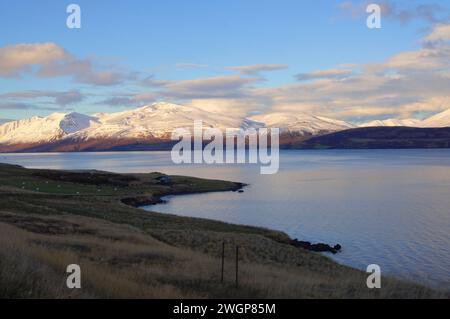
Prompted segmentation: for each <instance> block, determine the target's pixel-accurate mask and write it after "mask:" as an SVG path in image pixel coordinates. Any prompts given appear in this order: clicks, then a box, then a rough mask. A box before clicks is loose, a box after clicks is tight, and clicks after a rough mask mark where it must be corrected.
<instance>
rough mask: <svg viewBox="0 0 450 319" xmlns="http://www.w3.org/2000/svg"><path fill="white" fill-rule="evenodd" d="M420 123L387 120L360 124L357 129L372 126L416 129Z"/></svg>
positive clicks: (417, 121) (411, 120) (413, 120)
mask: <svg viewBox="0 0 450 319" xmlns="http://www.w3.org/2000/svg"><path fill="white" fill-rule="evenodd" d="M421 122H422V121H420V120H416V119H404V120H399V119H388V120H375V121H371V122H367V123H364V124H360V125H359V127H374V126H409V127H416V126H419V125H420V123H421Z"/></svg>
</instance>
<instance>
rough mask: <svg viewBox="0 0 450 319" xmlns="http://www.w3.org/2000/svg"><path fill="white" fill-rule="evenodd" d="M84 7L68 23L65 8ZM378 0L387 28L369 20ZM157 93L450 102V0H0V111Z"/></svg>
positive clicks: (100, 106)
mask: <svg viewBox="0 0 450 319" xmlns="http://www.w3.org/2000/svg"><path fill="white" fill-rule="evenodd" d="M71 3H74V4H77V5H79V7H80V8H81V28H80V29H69V28H68V27H67V25H66V20H67V17H68V16H69V13H67V12H66V8H67V6H68V5H69V4H71ZM369 3H376V4H378V5H379V6H380V7H381V9H382V10H381V22H382V24H381V28H380V29H369V28H368V27H367V24H366V20H367V17H368V16H369V13H367V12H366V8H367V5H368V4H369ZM157 101H166V102H172V103H180V104H185V105H192V106H196V107H199V108H202V109H204V110H206V111H210V112H220V113H224V114H235V115H237V116H251V115H254V114H261V113H276V112H289V113H293V112H294V113H295V112H296V113H311V114H316V115H322V116H327V117H331V118H336V119H342V120H348V121H353V122H364V121H370V120H373V119H387V118H423V117H425V116H428V115H430V114H434V113H437V112H439V111H443V110H446V109H449V108H450V3H448V1H445V0H442V1H432V0H430V1H425V0H417V1H416V0H404V1H403V0H398V1H388V0H383V1H375V0H374V1H371V2H367V1H345V0H316V1H306V0H305V1H299V0H277V1H275V0H257V1H256V0H245V1H243V0H227V1H224V0H217V1H211V0H191V1H180V0H165V1H161V0H159V1H156V0H149V1H141V0H129V1H107V0H96V1H92V0H91V1H89V0H87V1H85V0H73V1H72V2H70V1H61V0H40V1H34V0H27V1H26V0H15V1H1V2H0V119H21V118H29V117H32V116H35V115H38V116H46V115H49V114H51V113H54V112H64V113H66V112H73V111H75V112H80V113H85V114H94V113H98V112H117V111H122V110H126V109H131V108H136V107H140V106H143V105H146V104H150V103H153V102H157Z"/></svg>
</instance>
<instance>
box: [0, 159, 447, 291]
mask: <svg viewBox="0 0 450 319" xmlns="http://www.w3.org/2000/svg"><path fill="white" fill-rule="evenodd" d="M241 187H242V184H239V183H233V182H226V181H217V180H204V179H198V178H192V177H182V176H166V175H164V174H161V173H149V174H114V173H108V172H101V171H56V170H32V169H25V168H23V167H20V166H14V165H6V164H0V298H433V297H444V298H445V297H448V295H445V294H443V293H440V292H437V291H434V290H432V289H429V288H426V287H423V286H420V285H416V284H412V283H406V282H403V281H399V280H396V279H391V278H383V282H382V287H383V288H382V289H379V290H369V289H368V288H367V287H366V277H367V274H365V273H363V272H361V271H358V270H355V269H352V268H349V267H346V266H342V265H339V264H337V263H335V262H334V261H332V260H331V259H329V258H327V257H326V256H323V255H321V254H317V253H313V252H309V251H306V250H303V249H301V248H296V247H294V246H292V245H291V244H290V241H291V239H290V238H289V237H288V236H287V235H286V234H284V233H281V232H277V231H273V230H268V229H262V228H257V227H249V226H240V225H232V224H227V223H222V222H217V221H211V220H205V219H197V218H186V217H178V216H173V215H167V214H159V213H152V212H147V211H144V210H142V209H140V208H137V207H135V206H139V205H141V204H150V203H156V202H158V201H159V200H160V198H161V196H164V195H168V194H184V193H197V192H209V191H233V190H234V191H236V190H238V189H240V188H241ZM243 196H245V195H243ZM223 241H225V243H226V252H225V255H226V259H225V282H224V283H223V284H222V283H221V282H220V269H221V266H220V265H221V261H220V256H221V248H222V242H223ZM235 245H239V247H240V259H241V264H240V274H239V275H240V276H239V277H240V286H239V288H236V287H235V286H234V281H233V280H234V268H233V263H234V247H235ZM74 263H75V264H79V265H80V266H81V269H82V289H79V290H69V289H68V288H67V287H66V276H67V274H66V273H65V271H66V267H67V265H69V264H74Z"/></svg>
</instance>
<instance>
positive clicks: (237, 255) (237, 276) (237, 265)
mask: <svg viewBox="0 0 450 319" xmlns="http://www.w3.org/2000/svg"><path fill="white" fill-rule="evenodd" d="M238 287H239V246H236V288H238Z"/></svg>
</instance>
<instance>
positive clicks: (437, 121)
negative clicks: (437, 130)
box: [420, 109, 450, 127]
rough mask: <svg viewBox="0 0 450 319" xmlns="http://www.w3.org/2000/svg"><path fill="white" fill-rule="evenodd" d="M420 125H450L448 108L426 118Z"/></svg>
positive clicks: (449, 110)
mask: <svg viewBox="0 0 450 319" xmlns="http://www.w3.org/2000/svg"><path fill="white" fill-rule="evenodd" d="M420 125H421V126H422V127H450V109H448V110H446V111H444V112H441V113H438V114H436V115H433V116H431V117H429V118H427V119H426V120H424V121H422V123H421V124H420Z"/></svg>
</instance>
